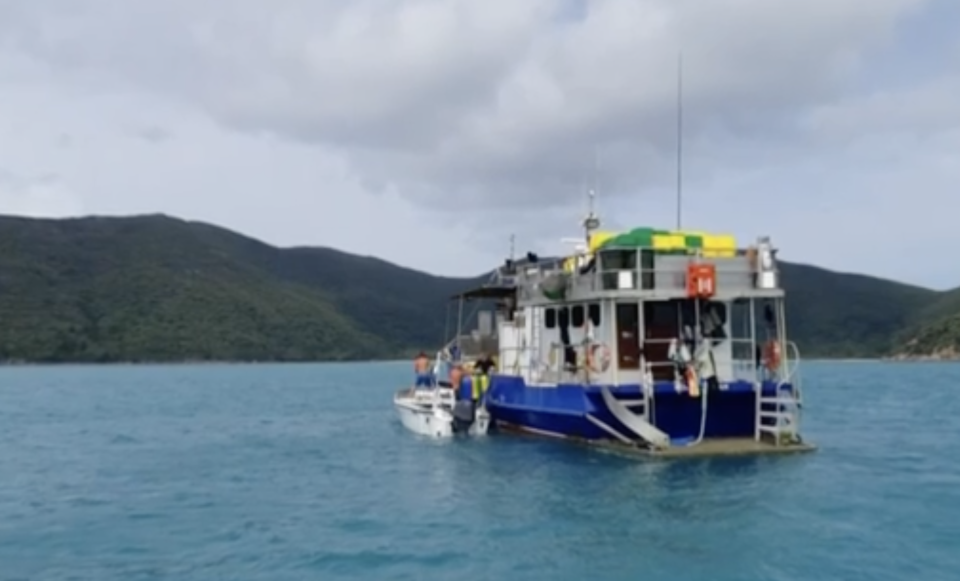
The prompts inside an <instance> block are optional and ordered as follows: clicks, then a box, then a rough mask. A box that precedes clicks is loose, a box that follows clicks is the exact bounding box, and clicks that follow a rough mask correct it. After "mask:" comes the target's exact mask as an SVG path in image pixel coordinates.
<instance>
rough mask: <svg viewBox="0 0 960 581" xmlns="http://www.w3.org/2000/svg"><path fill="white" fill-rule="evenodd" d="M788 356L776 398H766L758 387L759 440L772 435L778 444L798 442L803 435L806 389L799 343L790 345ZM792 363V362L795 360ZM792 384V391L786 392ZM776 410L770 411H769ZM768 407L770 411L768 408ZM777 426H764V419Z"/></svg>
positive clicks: (757, 420) (757, 426)
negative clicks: (801, 415)
mask: <svg viewBox="0 0 960 581" xmlns="http://www.w3.org/2000/svg"><path fill="white" fill-rule="evenodd" d="M787 346H788V351H787V353H788V356H787V357H785V358H784V361H783V367H782V369H783V378H782V379H781V380H780V381H778V382H777V389H776V392H775V393H774V394H773V395H772V396H765V395H763V390H762V387H761V384H760V383H758V384H757V416H756V432H755V438H756V439H757V440H760V438H761V436H762V435H763V434H770V435H771V436H772V437H773V439H774V442H775V443H776V445H778V446H779V445H780V444H781V443H783V440H784V439H785V438H786V439H787V440H794V439H796V438H797V437H798V435H799V433H800V408H801V407H802V395H801V394H802V393H803V392H802V390H801V385H800V383H801V381H800V350H799V349H798V348H797V345H796V343H793V342H792V341H791V342H789V343H787ZM791 360H792V361H791ZM785 384H790V385H791V388H792V391H791V390H790V389H784V385H785ZM771 407H772V408H773V409H769V408H771ZM764 408H767V409H764ZM768 419H769V420H773V423H764V420H768Z"/></svg>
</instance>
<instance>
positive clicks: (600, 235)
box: [587, 231, 620, 253]
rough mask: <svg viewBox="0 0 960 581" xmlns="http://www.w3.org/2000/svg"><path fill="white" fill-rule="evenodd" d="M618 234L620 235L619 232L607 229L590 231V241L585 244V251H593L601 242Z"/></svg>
mask: <svg viewBox="0 0 960 581" xmlns="http://www.w3.org/2000/svg"><path fill="white" fill-rule="evenodd" d="M619 235H620V233H619V232H609V231H597V232H591V233H590V243H589V244H588V246H587V252H588V253H593V251H595V250H596V249H597V248H598V247H599V246H600V245H601V244H603V243H604V242H606V241H607V240H610V239H611V238H614V237H616V236H619Z"/></svg>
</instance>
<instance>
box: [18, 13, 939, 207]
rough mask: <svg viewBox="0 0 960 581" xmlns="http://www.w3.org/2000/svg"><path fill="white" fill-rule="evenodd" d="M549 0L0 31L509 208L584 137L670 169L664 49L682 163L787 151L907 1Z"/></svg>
mask: <svg viewBox="0 0 960 581" xmlns="http://www.w3.org/2000/svg"><path fill="white" fill-rule="evenodd" d="M564 4H567V3H561V2H551V1H547V0H537V1H533V2H520V3H518V2H509V3H508V2H475V1H457V0H434V1H424V2H400V1H391V0H353V1H351V2H313V1H310V0H282V1H274V2H269V3H266V2H260V1H255V0H234V1H232V2H230V3H222V2H202V1H197V0H165V1H164V2H129V1H121V0H89V1H80V0H76V1H74V2H57V1H55V0H31V1H30V2H17V1H6V2H0V43H2V45H3V46H6V47H7V48H8V49H10V48H11V47H12V48H15V49H16V50H18V51H20V52H23V53H25V54H29V55H31V56H32V57H34V58H37V59H41V60H43V61H44V62H47V63H50V64H52V65H56V66H58V67H61V68H62V69H64V70H68V71H71V72H72V74H93V73H97V74H104V73H107V74H110V75H112V76H113V78H114V79H115V80H116V82H122V83H130V84H133V85H135V86H139V87H142V88H146V89H149V90H152V91H156V92H162V93H165V94H168V95H172V96H175V97H177V98H181V99H187V100H189V101H191V102H193V103H195V104H196V105H197V106H200V107H203V108H204V109H205V110H206V111H207V112H208V113H209V114H210V115H211V116H213V117H214V118H215V119H217V120H219V121H220V122H222V123H224V124H226V125H228V126H232V127H234V128H236V129H238V130H242V131H250V132H266V133H273V134H276V135H281V136H284V137H287V138H289V139H293V140H298V141H303V142H308V143H318V144H323V145H324V146H327V147H334V148H336V149H337V150H339V151H340V152H341V153H342V154H343V155H344V156H346V158H347V159H348V160H349V161H350V162H351V164H352V165H353V167H354V169H355V171H356V172H357V173H358V174H359V175H360V177H361V179H362V180H363V181H364V182H365V183H371V184H392V185H394V186H396V187H397V188H398V189H399V190H400V191H401V193H403V194H404V195H407V196H409V197H410V198H411V199H417V200H424V201H428V202H429V203H430V204H432V205H443V206H451V207H463V206H474V205H475V204H476V203H477V202H478V201H480V200H485V201H488V202H489V201H496V202H497V203H517V204H521V205H523V204H539V203H544V202H548V203H566V202H568V201H569V200H571V199H572V198H573V197H575V196H579V195H581V194H582V191H581V190H580V188H581V186H582V184H583V182H584V180H585V179H588V178H590V176H591V174H592V168H593V164H594V156H593V152H594V151H595V150H596V149H597V148H599V149H600V151H601V158H602V159H603V161H604V165H603V172H602V178H603V180H604V181H605V183H606V184H607V186H608V191H609V192H610V195H615V194H616V193H617V192H624V191H635V190H637V189H641V188H643V187H645V186H653V185H657V184H661V185H662V184H664V183H667V182H669V180H670V176H671V175H672V171H673V170H672V164H673V150H674V147H675V145H674V144H675V135H674V125H675V120H674V115H675V106H674V100H675V83H676V81H675V75H676V72H675V59H676V57H675V55H676V53H677V51H678V50H679V49H680V48H681V47H682V49H683V51H684V54H685V69H686V83H685V87H686V90H685V93H686V94H685V106H686V111H687V113H686V123H685V130H686V135H687V137H686V139H687V140H688V143H689V146H690V148H691V150H697V151H700V152H702V153H703V154H704V155H705V156H706V157H707V158H708V159H707V160H705V161H704V162H703V163H700V164H697V165H698V167H699V168H700V169H699V170H698V171H699V173H695V174H692V175H691V176H690V179H691V180H697V179H708V178H709V177H710V175H712V174H711V172H712V171H713V168H715V167H720V166H722V165H729V164H737V163H740V164H749V163H752V162H754V161H755V156H754V153H755V150H756V149H757V148H758V147H759V145H758V144H761V143H762V144H763V146H762V148H763V151H764V154H765V155H767V156H775V155H776V154H777V153H778V152H777V151H776V150H777V149H778V147H780V146H781V145H782V147H783V149H782V150H780V151H779V154H780V155H787V154H790V155H795V154H796V153H797V151H796V150H795V149H794V148H793V147H792V146H791V145H790V144H791V143H795V142H796V141H797V140H798V139H801V138H802V137H803V136H804V135H805V134H806V133H805V132H807V131H809V129H810V127H809V125H805V124H804V123H803V122H802V120H803V119H804V116H803V114H804V113H805V112H807V113H809V114H810V115H814V113H813V111H814V110H815V109H817V108H818V107H820V108H822V107H825V106H826V104H829V103H832V102H834V101H835V100H836V99H838V97H839V96H840V95H841V94H842V93H843V91H844V90H845V84H844V79H845V78H847V77H848V76H849V75H851V74H853V73H855V72H856V71H857V70H858V67H859V66H860V61H861V59H862V58H863V57H864V55H865V54H866V53H867V51H868V50H869V49H871V48H872V47H875V46H877V45H878V44H879V43H881V42H882V41H884V40H885V39H886V38H887V37H888V36H889V34H890V33H891V30H892V29H893V26H894V23H895V22H896V20H897V19H898V17H900V16H902V15H903V14H905V13H908V12H909V11H910V10H912V9H915V8H917V7H918V6H919V5H921V4H922V3H921V2H919V1H918V0H851V1H846V2H837V1H836V0H806V1H802V2H801V1H793V0H791V1H782V2H769V0H738V1H734V0H717V1H714V2H710V3H705V2H702V1H693V0H682V1H681V0H648V1H645V2H622V1H618V0H592V1H591V2H589V3H585V4H583V6H585V7H586V13H585V14H584V15H583V18H582V19H578V20H577V19H575V20H573V21H568V22H563V23H558V22H557V20H556V19H555V18H554V16H556V14H557V13H558V11H560V10H562V9H564V8H565V6H564ZM816 114H817V115H821V116H823V115H828V114H829V113H828V112H826V110H825V109H820V110H819V112H817V113H816ZM850 123H853V122H852V121H850ZM851 131H855V128H854V129H852V130H851ZM778 144H779V145H778Z"/></svg>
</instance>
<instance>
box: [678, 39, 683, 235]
mask: <svg viewBox="0 0 960 581" xmlns="http://www.w3.org/2000/svg"><path fill="white" fill-rule="evenodd" d="M682 224H683V52H682V51H681V52H679V53H677V230H679V229H680V228H681V226H682Z"/></svg>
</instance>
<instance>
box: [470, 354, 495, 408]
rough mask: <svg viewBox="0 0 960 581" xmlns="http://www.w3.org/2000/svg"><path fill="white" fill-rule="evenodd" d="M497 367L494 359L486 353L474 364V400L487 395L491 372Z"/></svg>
mask: <svg viewBox="0 0 960 581" xmlns="http://www.w3.org/2000/svg"><path fill="white" fill-rule="evenodd" d="M494 367H496V363H495V362H494V361H493V357H491V356H490V355H488V354H486V353H484V354H483V356H482V357H480V359H478V360H477V361H476V362H474V364H473V400H474V401H477V400H479V399H480V396H481V395H483V394H485V393H487V388H488V387H490V371H491V370H492V369H493V368H494Z"/></svg>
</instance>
